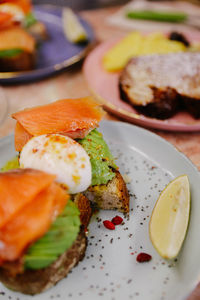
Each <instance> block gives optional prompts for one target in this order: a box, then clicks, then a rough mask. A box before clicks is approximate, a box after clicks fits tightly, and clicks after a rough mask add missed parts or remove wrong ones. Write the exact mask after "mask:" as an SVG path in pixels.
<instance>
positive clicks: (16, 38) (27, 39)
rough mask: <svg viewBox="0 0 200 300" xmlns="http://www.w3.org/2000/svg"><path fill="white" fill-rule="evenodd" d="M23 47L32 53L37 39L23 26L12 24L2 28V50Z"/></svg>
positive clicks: (0, 33)
mask: <svg viewBox="0 0 200 300" xmlns="http://www.w3.org/2000/svg"><path fill="white" fill-rule="evenodd" d="M8 49H22V50H23V51H27V52H29V53H32V52H34V51H35V40H34V38H33V37H32V36H31V35H30V34H28V33H27V32H26V31H25V30H24V29H23V28H21V27H19V26H11V27H8V28H4V29H3V30H0V50H8Z"/></svg>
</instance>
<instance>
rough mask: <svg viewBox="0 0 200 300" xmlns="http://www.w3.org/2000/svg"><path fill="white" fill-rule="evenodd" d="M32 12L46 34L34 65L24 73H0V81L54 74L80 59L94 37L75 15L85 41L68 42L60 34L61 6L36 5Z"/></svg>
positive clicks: (17, 81)
mask: <svg viewBox="0 0 200 300" xmlns="http://www.w3.org/2000/svg"><path fill="white" fill-rule="evenodd" d="M34 13H35V16H36V18H37V19H38V20H39V21H41V22H43V23H44V24H45V26H46V28H47V31H48V35H49V39H48V40H46V41H44V42H42V43H41V45H40V46H39V48H38V50H37V64H36V67H35V69H33V70H30V71H26V72H0V83H21V82H26V81H34V80H38V79H42V78H45V77H47V76H50V75H52V74H55V73H57V72H59V71H61V70H63V69H66V68H67V67H69V66H71V65H73V64H75V63H76V62H78V61H80V60H81V59H82V58H84V57H85V56H86V54H87V53H88V51H89V49H90V48H91V45H92V43H93V42H94V40H95V37H94V33H93V30H92V28H91V26H90V25H89V24H88V23H87V22H86V21H85V20H83V19H82V18H80V17H79V20H80V22H81V23H82V25H83V27H84V28H85V30H86V32H87V34H88V38H89V41H88V43H85V44H73V43H70V42H69V41H68V40H67V39H66V37H65V35H64V33H63V29H62V8H61V7H56V6H51V5H44V6H40V5H38V6H35V7H34Z"/></svg>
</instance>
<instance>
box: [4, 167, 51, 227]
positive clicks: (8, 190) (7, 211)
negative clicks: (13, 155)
mask: <svg viewBox="0 0 200 300" xmlns="http://www.w3.org/2000/svg"><path fill="white" fill-rule="evenodd" d="M55 178H56V176H54V175H50V174H46V173H44V172H39V171H37V170H32V169H17V170H13V171H12V172H6V173H0V194H1V197H0V228H1V227H2V226H4V225H5V224H6V223H7V222H8V221H9V220H10V219H12V218H13V216H14V215H15V214H16V213H18V211H19V210H20V209H22V208H23V206H25V205H26V204H27V203H29V202H31V201H33V199H34V198H35V197H36V195H37V194H39V193H40V192H41V191H42V190H44V189H46V188H47V187H48V186H49V185H50V184H51V183H52V182H53V181H54V179H55Z"/></svg>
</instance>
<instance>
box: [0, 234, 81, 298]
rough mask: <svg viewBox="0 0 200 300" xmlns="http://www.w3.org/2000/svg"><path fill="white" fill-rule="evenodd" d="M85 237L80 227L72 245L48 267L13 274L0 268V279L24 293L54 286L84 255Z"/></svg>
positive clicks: (36, 292)
mask: <svg viewBox="0 0 200 300" xmlns="http://www.w3.org/2000/svg"><path fill="white" fill-rule="evenodd" d="M86 246H87V238H86V235H85V232H84V228H81V230H80V233H79V234H78V236H77V239H76V241H75V242H74V243H73V245H72V246H71V247H70V248H69V249H68V250H67V251H66V252H64V253H63V254H62V255H61V256H60V257H59V258H58V259H57V260H56V261H55V262H54V263H52V264H51V265H50V266H49V267H46V268H44V269H40V270H25V271H24V272H23V273H21V274H15V275H14V274H13V272H11V271H9V269H7V268H6V269H4V268H3V267H1V268H0V281H1V282H2V283H3V284H4V285H5V286H7V287H8V288H9V289H11V290H14V291H18V292H21V293H24V294H29V295H35V294H38V293H41V292H43V291H45V290H47V289H49V288H51V287H52V286H54V285H55V284H56V283H57V282H58V281H60V280H61V279H62V278H64V277H66V276H67V274H68V273H69V271H70V270H71V269H72V268H73V267H75V266H76V265H77V264H78V262H79V261H80V260H82V259H83V257H84V255H85V250H86Z"/></svg>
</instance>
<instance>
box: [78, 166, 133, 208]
mask: <svg viewBox="0 0 200 300" xmlns="http://www.w3.org/2000/svg"><path fill="white" fill-rule="evenodd" d="M113 172H115V177H114V178H113V179H112V180H110V181H109V182H108V183H107V184H101V185H95V186H91V187H89V188H88V190H87V191H86V192H85V193H84V194H85V195H86V197H87V198H88V199H89V200H90V201H91V202H92V203H93V205H94V206H95V207H96V208H98V209H113V210H118V211H121V212H123V213H128V212H129V193H128V190H127V187H126V183H125V182H124V179H123V177H122V175H121V174H120V172H119V171H118V170H114V169H113Z"/></svg>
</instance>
